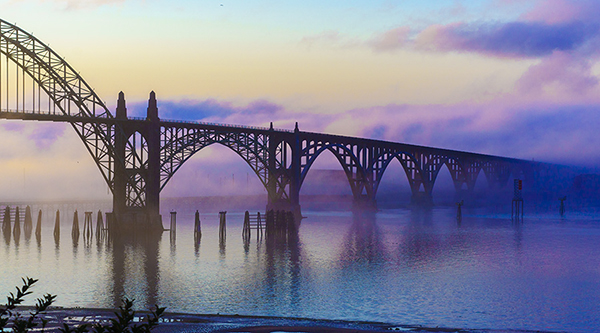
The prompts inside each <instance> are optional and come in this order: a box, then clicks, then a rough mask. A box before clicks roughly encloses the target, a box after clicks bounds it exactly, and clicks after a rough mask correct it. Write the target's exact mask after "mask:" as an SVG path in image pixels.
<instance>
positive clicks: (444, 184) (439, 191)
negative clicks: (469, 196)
mask: <svg viewBox="0 0 600 333" xmlns="http://www.w3.org/2000/svg"><path fill="white" fill-rule="evenodd" d="M431 197H432V199H433V203H434V204H435V205H436V206H451V205H454V204H455V200H456V188H455V186H454V180H453V179H452V175H451V174H450V170H449V169H448V166H447V165H446V163H444V164H443V165H442V166H441V167H440V170H439V171H438V174H437V177H436V179H435V182H434V184H433V189H432V191H431Z"/></svg>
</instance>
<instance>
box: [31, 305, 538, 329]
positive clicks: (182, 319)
mask: <svg viewBox="0 0 600 333" xmlns="http://www.w3.org/2000/svg"><path fill="white" fill-rule="evenodd" d="M21 310H22V311H23V312H24V314H26V313H27V311H28V308H22V309H21ZM114 312H115V310H114V309H82V308H53V309H51V310H50V311H47V312H46V313H45V314H44V315H43V316H42V317H43V318H44V319H47V320H48V321H49V324H48V326H47V328H46V330H45V331H46V332H56V331H57V328H58V327H62V324H63V323H67V324H69V325H71V327H74V326H75V325H80V324H82V323H103V322H108V321H109V320H110V319H111V318H114V317H115V316H114ZM146 314H147V312H145V311H139V312H136V319H135V320H137V321H139V320H141V319H142V318H143V317H145V315H146ZM153 332H157V333H168V332H190V333H191V332H230V333H242V332H249V333H279V332H282V333H283V332H307V333H313V332H314V333H316V332H322V333H359V332H367V333H381V332H388V333H389V332H416V333H418V332H440V333H442V332H457V333H458V332H460V333H533V332H535V333H543V332H541V331H519V330H489V329H484V330H481V329H466V328H450V327H422V326H415V325H396V324H390V323H379V322H365V321H340V320H324V319H308V318H286V317H261V316H240V315H219V314H186V313H166V314H165V315H164V316H163V318H162V320H161V323H160V325H159V326H158V327H157V328H156V329H155V330H154V331H153Z"/></svg>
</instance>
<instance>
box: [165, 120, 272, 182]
mask: <svg viewBox="0 0 600 333" xmlns="http://www.w3.org/2000/svg"><path fill="white" fill-rule="evenodd" d="M184 132H185V133H184ZM161 138H162V139H161V141H163V142H162V143H161V153H160V154H161V166H160V178H161V179H160V190H162V189H163V188H164V187H165V186H166V185H167V183H168V182H169V180H170V179H171V178H172V177H173V175H174V174H175V172H176V171H177V170H179V168H181V166H182V165H183V163H184V162H186V161H187V160H189V159H190V158H191V157H192V156H193V155H194V154H195V153H197V152H198V151H200V150H202V149H203V148H206V147H208V146H210V145H212V144H215V143H218V144H221V145H223V146H225V147H227V148H229V149H231V150H232V151H234V152H235V153H236V154H238V155H239V156H240V157H241V158H242V159H243V160H244V161H245V162H246V163H248V165H249V166H250V168H251V169H252V170H253V171H254V173H255V174H256V175H257V176H258V178H259V179H260V181H261V183H262V184H263V185H264V186H265V188H266V187H267V183H268V179H269V171H268V167H267V165H268V164H267V161H268V144H269V141H268V140H269V138H268V136H267V135H266V134H262V133H254V132H219V131H216V130H207V129H186V128H174V127H170V128H169V127H167V128H164V129H163V133H162V134H161Z"/></svg>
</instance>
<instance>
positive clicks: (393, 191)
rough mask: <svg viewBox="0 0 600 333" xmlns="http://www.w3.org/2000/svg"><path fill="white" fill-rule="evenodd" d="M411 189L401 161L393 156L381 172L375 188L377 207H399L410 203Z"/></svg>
mask: <svg viewBox="0 0 600 333" xmlns="http://www.w3.org/2000/svg"><path fill="white" fill-rule="evenodd" d="M411 197H412V190H411V188H410V183H409V181H408V177H407V175H406V171H405V170H404V167H403V166H402V163H400V161H398V159H397V158H394V159H393V160H392V161H391V162H390V164H388V166H387V168H386V169H385V171H384V173H383V177H381V180H380V182H379V187H378V188H377V195H376V199H377V207H378V208H383V209H385V208H400V207H407V206H408V205H410V202H411Z"/></svg>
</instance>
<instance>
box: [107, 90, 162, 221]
mask: <svg viewBox="0 0 600 333" xmlns="http://www.w3.org/2000/svg"><path fill="white" fill-rule="evenodd" d="M147 112H148V113H147V117H146V121H144V122H143V123H139V122H135V123H134V122H130V121H128V119H127V108H126V104H125V95H124V94H123V92H121V93H119V99H118V101H117V112H116V113H117V115H116V119H117V122H116V124H115V126H114V128H113V131H114V144H115V155H116V157H117V159H118V160H121V161H123V162H124V163H120V162H119V161H115V163H114V165H115V167H114V172H115V176H114V179H115V184H114V193H113V213H114V214H113V219H114V221H113V229H115V230H128V231H129V230H132V231H136V230H145V231H163V229H164V228H163V225H162V219H161V216H160V206H159V204H160V203H159V201H160V119H159V118H158V107H157V104H156V96H155V94H154V92H151V93H150V99H149V101H148V111H147ZM113 231H114V230H113Z"/></svg>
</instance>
